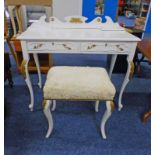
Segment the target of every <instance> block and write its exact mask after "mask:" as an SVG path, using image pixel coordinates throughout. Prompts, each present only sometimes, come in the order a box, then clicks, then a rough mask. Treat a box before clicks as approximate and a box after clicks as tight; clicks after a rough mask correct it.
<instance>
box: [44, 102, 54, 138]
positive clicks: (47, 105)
mask: <svg viewBox="0 0 155 155" xmlns="http://www.w3.org/2000/svg"><path fill="white" fill-rule="evenodd" d="M51 104H52V102H51V101H50V100H44V101H43V111H44V114H45V117H46V118H47V121H48V131H47V134H46V136H45V137H46V138H48V137H49V136H50V135H51V133H52V130H53V118H52V114H51V110H50V107H51Z"/></svg>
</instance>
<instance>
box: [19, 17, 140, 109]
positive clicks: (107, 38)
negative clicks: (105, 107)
mask: <svg viewBox="0 0 155 155" xmlns="http://www.w3.org/2000/svg"><path fill="white" fill-rule="evenodd" d="M106 19H107V21H106V23H101V18H100V17H98V18H96V19H94V20H93V21H92V22H90V23H85V21H86V20H87V18H85V17H76V18H71V17H68V18H66V22H61V21H59V20H58V19H56V18H55V17H51V18H50V22H49V23H46V22H45V17H41V18H40V20H39V21H38V22H36V23H33V24H32V25H31V26H30V27H29V28H28V29H27V30H26V31H25V32H23V33H22V34H21V35H20V36H18V37H17V39H19V40H21V44H22V50H23V58H24V59H23V62H22V70H23V73H24V76H25V81H26V84H27V86H28V88H29V91H30V97H31V103H30V105H29V108H30V109H31V110H33V106H34V93H33V88H32V84H31V80H30V77H29V72H28V62H29V59H30V56H29V54H30V53H33V56H34V59H35V63H36V66H37V69H38V77H39V83H38V84H39V87H40V88H41V85H42V81H41V73H40V69H39V61H38V57H37V53H72V54H75V53H80V54H111V55H112V61H111V65H110V69H109V76H110V77H111V74H112V71H113V68H114V64H115V61H116V58H117V55H127V62H128V69H127V72H126V76H125V79H124V81H123V84H122V87H121V90H120V93H119V101H118V106H119V110H121V108H122V107H123V105H122V94H123V91H124V89H125V87H126V85H127V83H128V82H129V80H130V78H131V75H132V73H133V68H134V65H133V62H132V60H133V57H134V54H135V49H136V46H137V42H138V41H140V39H139V38H137V37H135V36H133V35H131V34H130V33H128V32H126V31H125V30H124V29H123V28H122V27H120V26H119V25H118V24H117V23H113V22H112V20H111V18H110V17H106ZM68 61H69V60H68Z"/></svg>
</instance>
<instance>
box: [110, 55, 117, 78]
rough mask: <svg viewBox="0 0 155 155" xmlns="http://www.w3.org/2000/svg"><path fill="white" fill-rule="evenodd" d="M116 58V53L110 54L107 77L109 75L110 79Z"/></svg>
mask: <svg viewBox="0 0 155 155" xmlns="http://www.w3.org/2000/svg"><path fill="white" fill-rule="evenodd" d="M116 59H117V54H114V55H112V58H111V64H110V69H109V77H110V79H111V75H112V72H113V69H114V66H115V62H116Z"/></svg>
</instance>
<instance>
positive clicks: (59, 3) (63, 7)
mask: <svg viewBox="0 0 155 155" xmlns="http://www.w3.org/2000/svg"><path fill="white" fill-rule="evenodd" d="M72 15H80V16H81V15H82V0H53V16H55V17H57V18H58V19H60V20H62V21H63V20H64V17H66V16H72Z"/></svg>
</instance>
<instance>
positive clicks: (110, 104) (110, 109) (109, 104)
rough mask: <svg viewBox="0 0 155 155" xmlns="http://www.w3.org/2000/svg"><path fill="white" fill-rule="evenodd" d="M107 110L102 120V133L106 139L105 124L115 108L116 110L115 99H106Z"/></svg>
mask: <svg viewBox="0 0 155 155" xmlns="http://www.w3.org/2000/svg"><path fill="white" fill-rule="evenodd" d="M106 108H107V109H106V111H105V113H104V115H103V117H102V121H101V134H102V138H103V139H106V138H107V137H106V133H105V124H106V122H107V120H108V119H109V117H110V116H111V114H112V112H113V110H114V102H113V101H106Z"/></svg>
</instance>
